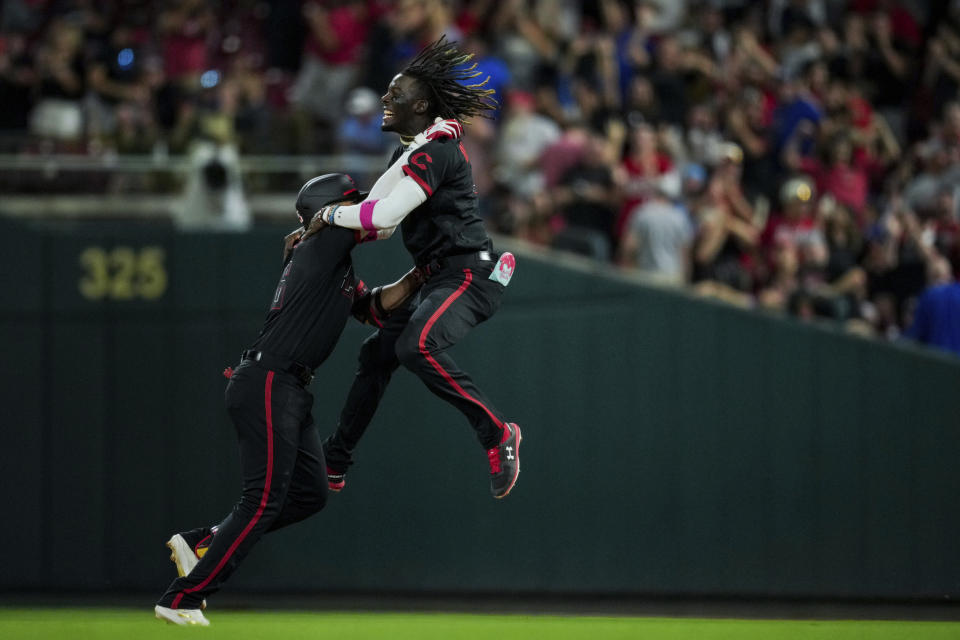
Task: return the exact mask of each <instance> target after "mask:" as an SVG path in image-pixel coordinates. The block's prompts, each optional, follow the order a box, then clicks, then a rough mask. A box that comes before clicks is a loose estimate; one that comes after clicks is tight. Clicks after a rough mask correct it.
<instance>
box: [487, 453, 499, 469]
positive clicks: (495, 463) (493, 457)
mask: <svg viewBox="0 0 960 640" xmlns="http://www.w3.org/2000/svg"><path fill="white" fill-rule="evenodd" d="M487 458H489V459H490V473H500V448H499V447H494V448H493V449H487Z"/></svg>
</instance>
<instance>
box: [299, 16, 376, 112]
mask: <svg viewBox="0 0 960 640" xmlns="http://www.w3.org/2000/svg"><path fill="white" fill-rule="evenodd" d="M303 16H304V19H305V20H306V24H307V41H306V45H305V49H304V53H305V56H304V61H303V65H302V66H301V68H300V73H299V74H298V75H297V80H296V82H295V83H294V85H293V87H291V89H290V100H291V102H293V104H295V105H297V106H298V107H300V108H301V109H303V110H304V111H305V112H307V113H309V114H310V115H311V116H312V117H314V118H317V119H319V120H322V121H324V122H326V123H334V122H336V121H337V120H339V118H340V115H341V113H342V112H343V111H342V110H343V102H344V98H345V96H346V94H347V91H348V90H349V89H350V86H351V85H352V84H353V83H354V81H355V80H356V76H357V73H358V72H359V64H360V61H361V59H362V57H361V56H362V48H363V45H364V43H365V42H366V39H367V34H368V32H369V23H368V8H367V3H366V2H364V1H363V0H348V1H346V2H343V3H338V4H337V5H335V6H333V7H330V8H327V7H325V6H324V5H323V4H321V3H319V2H316V1H315V0H307V2H305V3H304V5H303Z"/></svg>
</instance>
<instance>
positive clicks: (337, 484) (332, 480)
mask: <svg viewBox="0 0 960 640" xmlns="http://www.w3.org/2000/svg"><path fill="white" fill-rule="evenodd" d="M327 484H329V485H330V491H334V492H337V493H339V492H340V491H343V487H344V486H346V484H347V472H346V471H336V470H334V469H331V468H330V467H327Z"/></svg>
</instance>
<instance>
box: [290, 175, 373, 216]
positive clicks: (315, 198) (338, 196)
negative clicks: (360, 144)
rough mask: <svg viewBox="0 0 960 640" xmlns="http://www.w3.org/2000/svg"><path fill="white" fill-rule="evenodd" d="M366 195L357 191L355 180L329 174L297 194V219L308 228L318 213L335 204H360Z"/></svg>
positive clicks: (309, 181)
mask: <svg viewBox="0 0 960 640" xmlns="http://www.w3.org/2000/svg"><path fill="white" fill-rule="evenodd" d="M365 195H366V194H365V193H363V192H361V191H358V190H357V185H356V183H355V182H354V181H353V178H351V177H350V176H348V175H347V174H345V173H328V174H326V175H322V176H319V177H316V178H312V179H310V180H308V181H307V183H306V184H304V185H303V186H302V187H301V188H300V193H298V194H297V217H298V218H300V224H302V225H303V226H307V225H308V224H309V223H310V219H311V218H312V217H313V214H315V213H316V212H317V211H319V210H320V209H321V208H323V207H325V206H327V205H328V204H333V203H334V202H343V201H344V200H349V201H351V202H360V201H361V200H363V198H364V196H365Z"/></svg>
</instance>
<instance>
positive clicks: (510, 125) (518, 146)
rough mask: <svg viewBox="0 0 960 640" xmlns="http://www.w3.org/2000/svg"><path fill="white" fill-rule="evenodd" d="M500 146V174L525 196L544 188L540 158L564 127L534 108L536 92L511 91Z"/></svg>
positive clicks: (498, 156) (498, 153)
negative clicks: (531, 93)
mask: <svg viewBox="0 0 960 640" xmlns="http://www.w3.org/2000/svg"><path fill="white" fill-rule="evenodd" d="M506 103H507V104H506V110H505V112H504V114H503V115H502V116H501V117H502V121H503V122H502V125H501V135H500V136H499V144H498V146H497V155H496V159H497V166H498V169H497V171H498V174H499V175H501V176H502V179H503V181H505V182H509V183H510V185H511V187H512V189H513V190H514V191H515V192H516V193H517V194H519V195H520V196H522V197H524V198H528V199H530V198H533V196H534V195H535V194H536V193H537V192H539V191H542V190H543V188H544V186H545V183H544V178H543V173H542V171H541V169H540V165H539V161H540V157H541V156H542V154H543V152H544V150H545V149H546V148H547V147H549V146H550V145H551V144H553V143H555V142H556V141H557V140H559V139H560V127H559V126H557V123H555V122H554V121H553V120H551V119H550V118H548V117H546V116H543V115H540V114H539V113H537V112H536V111H534V109H533V96H532V95H530V94H529V93H526V92H523V91H511V92H510V93H509V94H508V95H507V100H506Z"/></svg>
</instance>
